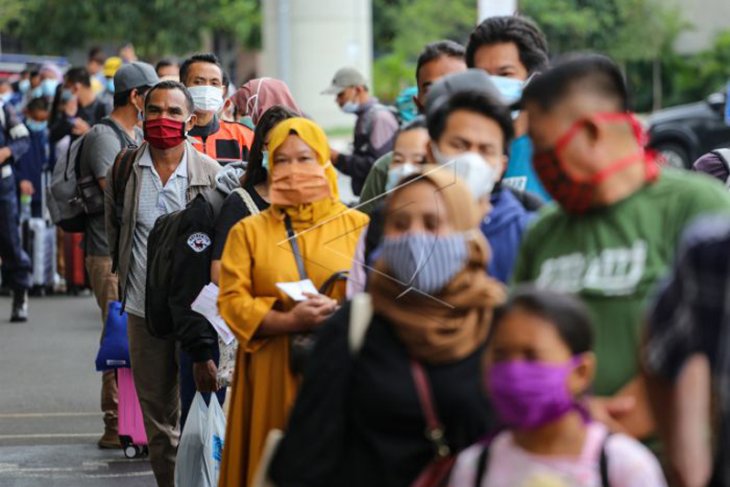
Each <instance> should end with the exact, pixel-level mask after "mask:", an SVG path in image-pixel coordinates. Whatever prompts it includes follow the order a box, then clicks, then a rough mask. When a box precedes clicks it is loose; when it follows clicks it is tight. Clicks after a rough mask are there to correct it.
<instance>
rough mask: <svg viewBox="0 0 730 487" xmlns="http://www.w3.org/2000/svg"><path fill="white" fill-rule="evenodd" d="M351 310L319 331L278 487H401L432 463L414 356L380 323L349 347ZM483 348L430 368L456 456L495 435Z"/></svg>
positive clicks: (278, 460)
mask: <svg viewBox="0 0 730 487" xmlns="http://www.w3.org/2000/svg"><path fill="white" fill-rule="evenodd" d="M349 307H350V305H349V303H348V304H345V305H344V306H343V307H342V308H341V309H340V310H339V311H338V312H337V313H335V315H334V316H332V318H330V320H329V321H328V322H327V323H325V325H324V326H323V328H322V329H321V332H320V335H319V340H318V342H317V345H316V347H315V349H314V352H313V353H312V355H311V358H310V359H309V360H310V362H309V364H308V366H307V370H306V372H305V374H304V382H303V384H302V387H301V389H300V392H299V396H298V397H297V401H296V404H295V405H294V409H293V410H292V413H291V416H290V421H289V425H288V427H287V432H286V435H285V436H284V439H283V440H282V442H281V444H280V446H279V448H278V450H277V452H276V455H275V457H274V459H273V462H272V464H271V468H270V470H269V473H270V475H271V478H272V480H273V481H274V483H275V484H276V485H278V486H280V487H293V486H297V487H309V486H311V487H315V486H316V487H330V486H332V487H334V486H342V485H347V486H348V487H371V486H374V485H377V486H379V487H402V486H406V485H410V484H411V483H412V482H413V480H415V478H416V477H417V476H418V474H419V473H420V472H421V471H422V470H423V469H424V468H425V467H426V466H427V465H428V463H429V462H430V461H431V460H432V459H433V458H434V454H435V452H434V447H433V445H432V444H431V443H430V442H429V441H428V440H427V439H426V437H425V434H424V431H425V430H426V420H425V416H424V413H423V411H422V409H421V406H420V403H419V400H418V396H417V393H416V387H415V385H414V382H413V377H412V375H411V371H410V361H409V357H408V352H407V350H406V348H405V346H404V344H403V342H402V341H401V340H400V339H399V338H398V336H397V334H396V331H395V329H394V328H393V326H392V325H391V324H390V323H389V322H388V321H387V320H386V319H385V318H383V317H382V316H379V315H378V314H377V312H376V314H375V315H374V316H373V319H372V322H371V323H370V326H369V328H368V330H367V333H366V336H365V341H364V343H363V346H362V349H361V350H360V351H359V352H358V354H357V356H356V357H353V355H352V352H351V351H350V349H349V345H348V329H349V324H348V321H349V313H350V309H349ZM482 353H483V348H480V349H478V350H477V351H475V352H474V353H473V354H471V355H470V356H468V357H466V358H464V359H462V360H459V361H457V362H454V363H449V364H442V365H430V364H424V369H425V370H426V374H427V376H428V379H429V382H430V385H431V389H432V391H433V397H434V401H435V405H436V408H437V410H438V411H437V414H438V416H439V419H440V420H441V422H442V424H443V425H444V435H445V438H446V441H447V443H448V444H449V446H450V447H451V449H452V451H453V452H454V453H458V452H459V451H461V450H463V449H464V448H467V447H468V446H470V445H472V444H473V443H475V442H476V441H477V440H479V439H480V438H481V437H482V436H484V435H485V434H487V433H488V432H490V430H492V428H493V425H494V423H493V421H494V414H493V412H492V409H491V407H490V404H489V402H488V400H487V398H486V394H485V392H484V387H483V381H482V375H481V357H482Z"/></svg>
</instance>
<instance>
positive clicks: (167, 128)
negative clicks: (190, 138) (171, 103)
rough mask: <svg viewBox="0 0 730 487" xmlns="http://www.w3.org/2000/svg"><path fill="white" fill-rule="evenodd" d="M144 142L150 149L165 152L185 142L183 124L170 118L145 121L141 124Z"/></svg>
mask: <svg viewBox="0 0 730 487" xmlns="http://www.w3.org/2000/svg"><path fill="white" fill-rule="evenodd" d="M142 128H143V129H144V140H146V141H147V142H149V144H150V145H151V146H152V147H155V148H157V149H160V150H167V149H171V148H173V147H177V146H178V145H180V144H182V143H183V142H184V141H185V122H181V121H179V120H172V119H170V118H162V117H161V118H155V119H152V120H145V121H144V123H143V124H142Z"/></svg>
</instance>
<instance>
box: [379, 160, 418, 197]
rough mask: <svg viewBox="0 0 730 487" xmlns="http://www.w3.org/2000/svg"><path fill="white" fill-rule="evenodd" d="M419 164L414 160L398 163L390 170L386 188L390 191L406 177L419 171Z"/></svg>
mask: <svg viewBox="0 0 730 487" xmlns="http://www.w3.org/2000/svg"><path fill="white" fill-rule="evenodd" d="M418 169H419V168H418V166H416V165H415V164H413V163H412V162H406V163H405V164H397V165H396V166H393V167H391V168H390V169H389V170H388V179H387V181H386V182H385V190H386V191H390V190H391V189H393V188H395V187H396V186H397V185H398V183H399V182H400V181H401V180H402V179H403V178H405V177H407V176H410V175H411V174H414V173H417V172H418Z"/></svg>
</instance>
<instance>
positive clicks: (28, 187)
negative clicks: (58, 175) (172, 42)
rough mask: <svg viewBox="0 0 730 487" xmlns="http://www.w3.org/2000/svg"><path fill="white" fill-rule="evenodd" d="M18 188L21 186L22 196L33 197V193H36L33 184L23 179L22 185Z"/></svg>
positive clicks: (19, 184)
mask: <svg viewBox="0 0 730 487" xmlns="http://www.w3.org/2000/svg"><path fill="white" fill-rule="evenodd" d="M18 186H20V194H24V195H28V196H33V193H35V188H34V187H33V183H31V182H30V181H28V180H27V179H23V180H22V181H21V182H20V183H18Z"/></svg>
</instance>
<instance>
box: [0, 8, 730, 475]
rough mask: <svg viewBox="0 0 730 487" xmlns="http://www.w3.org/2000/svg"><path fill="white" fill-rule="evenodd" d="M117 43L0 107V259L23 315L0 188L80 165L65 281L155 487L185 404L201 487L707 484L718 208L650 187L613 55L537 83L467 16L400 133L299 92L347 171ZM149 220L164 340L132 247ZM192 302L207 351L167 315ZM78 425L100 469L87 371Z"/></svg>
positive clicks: (717, 466) (728, 213)
mask: <svg viewBox="0 0 730 487" xmlns="http://www.w3.org/2000/svg"><path fill="white" fill-rule="evenodd" d="M129 47H130V46H127V49H126V50H125V51H124V52H125V53H126V54H127V55H128V56H127V58H125V59H121V58H109V59H106V60H104V59H103V56H101V54H100V53H99V52H98V51H92V53H91V55H90V57H89V63H88V65H87V66H86V67H84V68H81V67H78V68H76V67H74V68H71V69H69V70H68V71H66V73H65V74H61V73H60V72H58V71H57V70H56V69H54V67H53V66H50V65H49V66H41V67H39V69H37V70H35V69H29V70H28V72H27V73H24V76H23V78H22V79H21V80H18V82H17V84H16V89H11V90H10V91H9V92H8V91H0V100H2V101H3V102H2V103H3V105H2V109H3V111H2V118H0V125H2V126H3V128H4V129H5V130H3V131H0V163H4V164H3V165H2V169H3V174H2V177H3V179H2V180H3V182H2V187H3V193H2V201H0V203H2V204H3V205H5V206H4V207H3V212H4V213H3V218H2V219H0V220H2V223H3V225H5V226H7V229H6V230H7V232H5V234H4V237H3V239H2V245H1V246H0V247H1V248H2V252H3V253H2V259H3V271H4V274H7V276H8V278H7V279H8V280H7V281H6V279H5V276H4V279H3V282H6V283H10V284H9V285H10V286H11V288H12V289H13V291H14V307H13V318H14V319H18V320H21V319H27V296H26V294H25V293H26V290H27V288H28V285H27V277H25V275H26V274H27V272H28V267H29V263H28V258H27V256H25V255H24V254H23V252H22V250H20V249H18V245H17V234H18V232H17V202H16V201H15V199H16V194H17V192H19V193H20V194H24V195H28V194H31V195H33V194H35V193H37V192H38V190H39V188H40V187H41V183H40V181H39V179H38V178H36V174H37V173H39V171H40V168H42V167H44V166H46V165H47V164H48V163H49V161H50V160H54V157H55V156H54V154H58V153H60V152H62V151H68V150H69V149H68V148H69V147H70V144H74V143H78V144H79V145H80V144H81V143H83V146H82V147H79V149H78V151H79V177H80V178H89V177H90V178H91V179H92V180H93V181H95V183H96V184H98V188H99V192H100V193H103V208H102V209H101V210H100V211H97V212H94V213H89V214H88V215H87V218H86V221H85V227H84V234H85V243H84V246H85V252H86V270H87V272H88V275H89V279H90V283H91V287H92V290H93V293H94V295H95V298H96V300H97V303H98V305H99V308H100V311H101V315H102V323H104V322H105V321H106V317H107V313H108V303H109V302H111V301H121V302H122V303H123V306H124V308H125V310H126V312H127V313H128V337H129V349H130V357H131V364H132V371H133V375H134V380H135V387H136V390H137V394H138V396H139V400H140V404H141V407H142V411H143V414H144V422H145V430H146V433H147V437H148V442H149V452H150V461H151V465H152V469H153V472H154V475H155V479H156V481H157V484H158V485H159V486H166V487H167V486H169V487H171V486H173V485H175V478H174V475H175V461H176V450H177V446H178V443H179V439H180V431H181V425H182V427H184V424H185V419H186V416H187V413H188V410H189V409H190V405H191V403H192V398H193V395H194V394H195V392H196V391H199V392H201V393H204V395H205V397H206V400H208V398H209V397H210V396H209V395H210V394H212V393H217V394H218V396H219V400H220V401H225V402H226V403H227V404H228V426H227V434H226V439H225V446H224V449H223V458H222V465H221V471H220V484H219V485H221V486H253V485H254V480H255V479H256V478H257V476H258V477H260V476H262V475H263V476H266V477H268V478H269V480H270V481H271V482H273V484H274V485H277V486H281V487H286V486H292V487H294V486H328V485H332V486H334V485H349V486H360V485H362V486H370V485H385V486H409V485H410V486H419V487H426V486H437V485H452V486H455V487H462V486H464V487H466V486H478V485H481V486H483V487H484V486H486V487H498V486H520V485H525V486H527V485H530V486H531V485H555V486H573V485H580V486H597V485H603V486H605V485H613V486H664V485H667V481H666V480H665V478H669V479H670V481H671V482H673V483H672V485H680V486H687V487H689V486H692V487H694V486H704V485H712V486H722V485H730V445H728V443H727V442H728V441H730V397H728V393H727V391H728V390H730V389H728V387H727V386H726V384H725V382H726V380H727V379H726V378H727V377H728V374H730V368H729V367H730V365H729V364H730V362H729V361H728V354H727V344H726V337H727V336H728V331H730V330H729V329H728V325H730V323H729V322H728V319H727V316H728V314H727V313H726V312H725V308H726V306H727V305H726V304H725V303H726V301H727V300H726V296H727V287H726V282H728V279H729V278H730V273H729V272H728V268H727V266H726V265H725V262H726V260H727V259H725V258H724V251H725V250H726V249H727V248H728V245H729V244H730V195H729V194H728V192H727V189H726V188H725V187H724V186H723V185H722V184H719V183H718V182H717V181H714V180H712V178H710V177H708V176H707V175H702V174H696V173H692V172H685V171H682V172H679V171H678V170H672V169H668V168H666V167H663V166H662V161H661V159H660V158H659V157H658V156H657V155H656V154H654V153H653V152H652V151H651V150H650V149H648V148H647V147H646V146H647V139H646V134H645V131H644V128H643V127H642V125H641V123H640V122H639V121H638V119H637V118H636V117H635V115H634V114H633V113H632V112H631V110H630V93H629V91H628V88H627V85H626V82H625V80H624V76H623V74H622V72H621V70H620V68H619V66H618V65H617V64H616V63H614V62H613V61H612V60H610V59H609V58H607V57H605V56H602V55H599V54H580V55H570V56H566V57H563V58H561V59H558V60H555V61H554V62H552V63H551V61H550V57H549V51H548V43H547V40H546V39H545V37H544V35H543V34H542V32H541V31H540V29H539V27H538V26H537V25H536V24H535V23H534V22H533V21H531V20H530V19H528V18H526V17H521V16H510V17H494V18H489V19H487V20H485V21H484V22H482V23H481V24H479V25H478V26H477V27H476V28H475V29H474V31H473V32H472V33H471V35H470V36H469V39H468V43H467V45H466V47H464V46H461V45H460V44H458V43H456V42H453V41H446V40H443V41H436V42H433V43H431V44H429V45H427V46H425V47H424V49H423V51H422V53H421V55H420V56H419V58H418V63H417V67H416V72H415V81H416V86H417V92H416V95H415V96H414V103H415V106H416V107H417V109H418V112H419V114H418V116H417V117H415V118H414V119H413V120H412V121H410V122H408V123H400V121H399V117H398V116H397V114H395V113H394V112H393V110H391V109H390V108H389V107H387V106H385V105H383V104H381V103H380V102H379V101H378V100H377V99H376V98H375V97H373V96H372V94H371V92H370V89H369V84H368V82H367V80H366V79H365V78H364V77H363V76H362V74H360V73H359V72H358V71H357V70H355V69H353V68H343V69H340V70H339V71H337V72H336V73H335V74H334V76H333V78H332V82H331V84H330V86H328V87H327V88H326V89H325V90H324V91H323V95H327V96H333V95H334V96H335V101H336V103H337V104H338V105H339V106H340V107H341V108H342V110H343V111H345V112H346V113H351V114H354V115H356V117H357V122H356V124H355V134H354V141H353V146H352V152H351V153H350V154H345V153H344V152H339V151H336V150H335V149H333V148H332V147H330V144H329V142H328V140H327V136H326V135H325V133H324V131H323V130H322V128H321V127H320V126H319V125H317V123H316V122H315V121H313V120H310V119H309V118H307V117H306V114H305V113H303V112H302V109H301V108H300V107H299V106H298V105H297V103H296V101H295V99H294V97H293V95H292V94H291V92H290V91H289V89H288V87H287V86H286V84H285V83H283V82H282V81H280V80H276V79H271V78H258V79H254V80H250V81H248V82H247V83H245V84H244V85H242V86H241V87H240V88H238V89H235V87H232V86H231V87H229V84H230V83H229V82H228V77H227V76H226V74H225V73H224V71H223V69H222V68H221V65H220V63H219V62H218V59H217V58H216V57H215V56H214V55H212V54H197V55H194V56H191V57H189V58H188V59H186V60H185V61H184V62H183V63H181V64H180V66H179V67H178V66H177V65H176V64H175V63H173V62H171V61H163V62H160V63H158V65H157V69H155V68H153V67H152V66H151V65H149V64H146V63H143V62H140V61H137V60H136V59H135V58H132V57H129V54H130V51H129ZM132 52H133V51H132ZM5 85H6V86H9V84H7V83H6V84H5ZM2 87H3V83H0V88H2ZM7 93H10V94H9V95H8V94H7ZM13 107H18V108H20V110H21V112H22V114H23V119H24V122H21V121H20V119H19V118H18V117H17V116H16V114H15V110H14V108H13ZM77 139H79V140H78V141H77ZM36 159H38V160H36ZM702 161H704V162H703V163H702V164H699V165H698V172H703V171H704V172H708V173H710V174H711V175H714V176H715V177H722V174H720V176H718V175H717V174H716V173H717V171H715V170H714V169H713V167H714V166H713V162H714V159H713V158H712V156H708V157H707V158H703V160H702ZM10 167H12V169H10V170H8V169H6V168H10ZM706 167H710V169H709V170H708V169H706ZM337 171H340V172H342V173H344V174H347V175H349V176H350V177H351V180H352V189H353V192H354V193H355V194H356V195H359V196H360V204H359V205H358V206H357V207H355V208H349V207H347V206H346V205H344V204H343V203H342V202H341V201H340V198H339V191H338V186H337ZM6 172H8V173H9V174H8V175H7V176H6ZM16 180H17V183H16ZM16 186H17V187H16ZM32 209H33V211H34V212H35V213H37V214H40V213H41V212H42V211H43V209H42V206H41V204H40V202H39V200H34V206H33V207H32ZM175 212H180V214H185V215H186V219H184V220H181V223H180V225H179V228H178V229H177V230H176V233H175V234H174V235H173V237H174V245H175V247H174V249H175V252H174V254H173V255H172V256H171V261H170V266H171V268H172V269H173V270H172V274H173V277H172V283H173V284H174V285H173V286H171V289H170V290H169V298H168V301H167V302H166V303H167V305H168V307H169V313H170V315H171V317H172V318H171V322H172V325H171V326H172V329H171V330H169V333H168V334H167V335H165V334H164V333H162V332H160V331H159V330H160V327H161V326H162V325H161V323H159V322H156V321H155V319H154V318H153V316H157V315H156V314H155V313H157V310H156V309H155V308H154V306H152V305H151V304H150V303H151V302H152V300H153V299H154V296H150V293H152V292H153V290H151V289H150V288H149V287H148V283H149V272H150V269H149V268H148V264H149V262H148V258H150V256H151V255H152V252H151V249H150V248H149V246H150V245H149V244H150V241H151V239H150V238H149V237H150V235H152V234H153V233H154V232H155V228H156V223H157V222H158V219H160V217H163V216H165V215H171V214H173V213H175ZM183 222H184V223H183ZM305 281H306V282H308V284H309V286H310V287H306V289H305V290H304V291H303V292H302V294H301V295H298V296H296V295H293V294H292V293H291V292H287V291H286V290H285V289H286V286H282V284H284V285H286V284H289V285H293V284H297V285H301V284H302V283H303V282H305ZM208 282H213V283H216V284H217V285H218V286H219V288H220V292H219V296H218V307H219V310H220V315H221V317H222V318H223V319H224V320H225V322H226V323H227V324H228V326H229V327H230V329H231V331H232V333H233V334H234V335H235V338H236V344H237V349H236V350H235V351H233V352H231V351H230V350H227V349H226V347H223V346H221V345H220V343H221V342H219V339H218V336H217V334H216V332H215V331H214V330H213V328H212V327H211V325H210V323H208V321H207V320H206V318H204V317H203V316H202V315H199V314H197V313H195V312H193V311H192V310H191V309H190V305H191V303H192V301H193V300H194V299H195V297H196V296H197V295H198V293H199V292H200V290H201V288H202V287H203V286H204V285H206V284H207V283H208ZM315 291H316V292H315ZM154 292H156V290H154ZM224 349H226V350H224ZM225 361H232V362H233V363H235V367H234V369H233V372H232V375H230V376H229V377H227V379H226V380H224V381H222V380H221V370H222V369H223V368H224V366H223V362H225ZM222 386H228V387H222ZM226 396H227V397H226ZM711 404H717V407H711ZM101 406H102V410H103V411H104V422H105V430H104V434H103V436H102V438H101V439H100V440H99V446H100V447H103V448H118V447H119V438H118V430H117V415H118V413H117V411H116V408H117V391H116V382H115V379H114V373H113V372H107V373H105V374H104V375H103V380H102V404H101ZM273 430H282V431H284V436H283V439H282V440H281V441H280V442H279V443H278V445H277V447H276V449H275V451H274V452H273V453H272V455H270V456H269V455H264V452H265V449H266V445H267V437H268V436H269V434H270V433H271V432H272V431H273ZM711 433H714V436H715V438H712V436H713V435H712V434H711ZM657 455H658V456H657ZM269 457H270V458H269ZM658 458H661V463H660V461H659V459H658Z"/></svg>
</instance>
